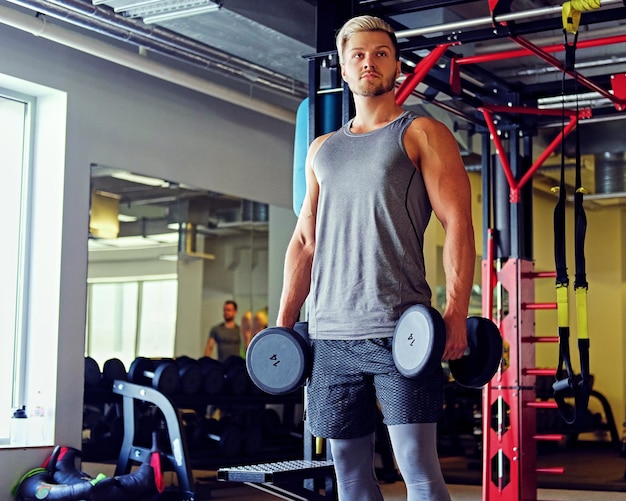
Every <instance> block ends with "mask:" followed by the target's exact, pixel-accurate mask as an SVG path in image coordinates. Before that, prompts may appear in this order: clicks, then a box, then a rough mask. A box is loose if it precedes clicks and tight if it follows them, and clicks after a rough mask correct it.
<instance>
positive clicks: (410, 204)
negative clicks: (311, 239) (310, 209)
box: [307, 111, 432, 339]
mask: <svg viewBox="0 0 626 501" xmlns="http://www.w3.org/2000/svg"><path fill="white" fill-rule="evenodd" d="M415 118H417V116H416V115H415V114H413V113H412V112H408V111H405V112H403V113H402V114H401V115H400V116H399V117H398V118H396V119H395V120H394V121H392V122H390V123H389V124H387V125H386V126H384V127H382V128H380V129H377V130H375V131H372V132H368V133H365V134H354V133H352V132H351V131H350V126H351V122H348V123H347V124H346V125H344V126H343V127H342V128H341V129H339V130H338V131H337V132H335V133H334V134H333V135H332V136H330V137H329V138H328V139H327V140H326V141H325V142H324V144H323V145H322V146H321V147H320V149H319V151H318V153H317V155H316V157H315V159H314V162H313V170H314V172H315V176H316V177H317V181H318V183H319V187H320V192H319V201H318V208H317V221H316V246H315V255H314V258H313V268H312V276H311V291H310V294H309V298H308V302H307V307H308V321H309V333H310V336H311V337H312V338H314V339H368V338H378V337H389V336H391V335H393V330H394V327H395V324H396V322H397V320H398V318H399V317H400V315H401V314H402V313H403V312H404V310H406V309H407V308H408V307H409V306H411V305H413V304H416V303H426V304H430V298H431V291H430V288H429V286H428V284H427V283H426V277H425V270H424V255H423V240H424V230H425V229H426V226H427V225H428V221H429V219H430V215H431V212H432V208H431V205H430V200H429V199H428V195H427V193H426V187H425V186H424V180H423V178H422V175H421V172H420V171H419V170H418V169H416V168H415V166H414V165H413V163H412V162H411V160H410V159H409V157H408V156H407V153H406V150H405V148H404V144H403V138H404V134H405V132H406V129H407V127H408V126H409V125H410V124H411V122H412V121H413V120H414V119H415Z"/></svg>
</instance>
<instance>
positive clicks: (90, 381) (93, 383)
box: [84, 357, 102, 388]
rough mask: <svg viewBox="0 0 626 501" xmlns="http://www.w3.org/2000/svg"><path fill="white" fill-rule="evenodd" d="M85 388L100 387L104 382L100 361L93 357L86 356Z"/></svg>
mask: <svg viewBox="0 0 626 501" xmlns="http://www.w3.org/2000/svg"><path fill="white" fill-rule="evenodd" d="M84 384H85V388H98V387H99V386H100V385H101V384H102V373H101V372H100V366H99V365H98V362H96V360H95V359H94V358H92V357H85V376H84Z"/></svg>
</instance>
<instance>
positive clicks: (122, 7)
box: [113, 0, 163, 12]
mask: <svg viewBox="0 0 626 501" xmlns="http://www.w3.org/2000/svg"><path fill="white" fill-rule="evenodd" d="M162 1H163V0H136V1H132V0H131V1H130V2H125V3H122V4H118V5H116V6H115V7H114V8H113V10H114V11H115V12H125V11H130V10H131V9H137V8H139V7H145V6H146V5H153V4H157V3H160V2H162Z"/></svg>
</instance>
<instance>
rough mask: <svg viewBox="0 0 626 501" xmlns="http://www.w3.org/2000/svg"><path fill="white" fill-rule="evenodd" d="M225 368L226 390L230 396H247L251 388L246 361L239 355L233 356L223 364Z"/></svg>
mask: <svg viewBox="0 0 626 501" xmlns="http://www.w3.org/2000/svg"><path fill="white" fill-rule="evenodd" d="M222 366H223V367H224V389H225V391H226V393H228V394H230V395H245V394H246V393H248V389H249V387H250V379H249V378H248V375H247V374H246V361H245V360H244V359H243V358H242V357H240V356H239V355H231V356H230V357H228V358H227V359H226V360H224V361H223V362H222Z"/></svg>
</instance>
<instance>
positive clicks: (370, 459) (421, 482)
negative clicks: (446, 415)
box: [329, 423, 450, 501]
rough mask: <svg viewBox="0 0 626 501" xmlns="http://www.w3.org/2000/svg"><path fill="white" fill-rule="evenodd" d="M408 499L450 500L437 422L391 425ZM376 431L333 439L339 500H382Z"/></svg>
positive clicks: (390, 433)
mask: <svg viewBox="0 0 626 501" xmlns="http://www.w3.org/2000/svg"><path fill="white" fill-rule="evenodd" d="M388 429H389V437H390V438H391V445H392V447H393V452H394V455H395V458H396V462H397V463H398V467H399V469H400V473H401V475H402V478H403V479H404V482H405V484H406V488H407V501H450V494H449V493H448V489H447V488H446V485H445V482H444V480H443V475H442V474H441V466H440V464H439V457H438V456H437V425H436V423H420V424H399V425H393V426H389V427H388ZM374 438H375V436H374V434H373V433H372V434H371V435H367V436H365V437H360V438H353V439H330V440H329V442H330V447H331V451H332V455H333V460H334V463H335V474H336V476H337V491H338V495H339V501H355V500H359V501H382V500H383V496H382V494H381V491H380V487H379V485H378V481H377V480H376V474H375V472H374Z"/></svg>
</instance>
